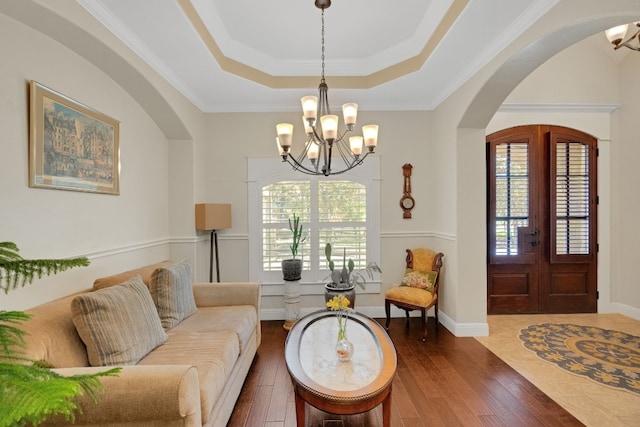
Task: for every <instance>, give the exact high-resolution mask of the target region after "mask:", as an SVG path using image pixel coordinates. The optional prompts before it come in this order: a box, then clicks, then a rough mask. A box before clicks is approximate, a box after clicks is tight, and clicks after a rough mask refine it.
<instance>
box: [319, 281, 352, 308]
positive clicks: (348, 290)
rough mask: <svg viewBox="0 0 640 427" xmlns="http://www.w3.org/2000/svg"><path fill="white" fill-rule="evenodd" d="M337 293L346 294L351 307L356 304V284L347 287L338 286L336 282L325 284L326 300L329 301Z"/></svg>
mask: <svg viewBox="0 0 640 427" xmlns="http://www.w3.org/2000/svg"><path fill="white" fill-rule="evenodd" d="M336 295H344V296H345V298H347V299H348V300H349V308H355V306H356V285H350V286H347V287H336V285H335V284H334V283H326V284H325V285H324V301H325V303H326V302H328V301H329V300H330V299H331V298H333V297H335V296H336Z"/></svg>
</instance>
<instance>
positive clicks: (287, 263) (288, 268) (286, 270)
mask: <svg viewBox="0 0 640 427" xmlns="http://www.w3.org/2000/svg"><path fill="white" fill-rule="evenodd" d="M289 229H290V230H291V233H292V234H293V240H292V241H291V245H290V246H289V249H291V256H292V257H293V258H289V259H283V260H282V276H283V278H284V280H286V281H294V280H300V278H301V276H302V260H301V259H298V258H296V256H297V255H298V247H299V246H300V243H302V242H304V241H305V239H306V237H302V224H300V217H299V216H296V214H293V221H291V218H289Z"/></svg>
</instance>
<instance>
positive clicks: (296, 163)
mask: <svg viewBox="0 0 640 427" xmlns="http://www.w3.org/2000/svg"><path fill="white" fill-rule="evenodd" d="M283 161H286V162H287V163H289V164H290V165H291V166H292V168H293V170H294V171H300V172H303V173H306V174H308V175H320V174H319V173H318V171H317V170H313V169H309V168H307V167H306V166H305V165H304V164H302V163H301V162H299V161H298V160H297V159H296V158H295V157H292V156H287V158H286V159H285V160H283Z"/></svg>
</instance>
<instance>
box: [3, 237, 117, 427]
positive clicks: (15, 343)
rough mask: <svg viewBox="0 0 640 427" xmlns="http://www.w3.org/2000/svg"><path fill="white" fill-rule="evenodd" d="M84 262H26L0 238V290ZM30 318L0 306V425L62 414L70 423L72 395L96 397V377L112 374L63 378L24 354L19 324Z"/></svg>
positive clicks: (85, 262) (84, 263) (35, 422)
mask: <svg viewBox="0 0 640 427" xmlns="http://www.w3.org/2000/svg"><path fill="white" fill-rule="evenodd" d="M87 265H89V260H88V259H87V258H85V257H80V258H73V259H41V260H26V259H23V258H22V257H21V256H20V255H19V254H18V247H17V246H16V245H15V243H12V242H0V289H2V290H3V291H4V293H5V294H6V293H8V292H9V290H12V289H15V288H17V287H18V286H21V287H22V286H25V285H26V284H28V283H31V282H32V281H33V280H34V278H35V277H36V276H37V277H38V278H40V277H42V275H50V274H56V273H59V272H61V271H64V270H67V269H70V268H74V267H81V266H87ZM30 317H31V316H30V315H29V314H27V313H24V312H22V311H5V310H0V396H2V399H1V400H2V404H0V427H5V426H6V427H9V426H16V425H26V424H28V425H38V424H40V423H42V422H43V421H45V420H46V419H47V418H48V417H51V416H54V415H63V416H65V417H66V418H67V420H69V421H70V422H73V420H74V413H75V412H76V411H77V410H78V409H79V408H78V405H77V402H76V400H75V398H76V397H77V396H79V395H81V394H82V393H87V395H89V396H91V398H93V400H96V399H97V398H96V391H100V390H101V387H102V386H101V384H100V380H99V377H102V376H106V375H115V374H117V373H118V372H120V368H114V369H110V370H107V371H105V372H100V373H97V374H93V375H74V376H70V377H64V376H61V375H59V374H57V373H56V372H54V371H52V370H51V369H49V367H48V366H46V363H43V362H42V361H32V360H29V359H27V358H25V357H24V356H23V355H22V354H23V350H24V345H25V343H24V339H23V337H24V332H23V331H22V330H20V328H19V325H20V324H22V323H24V322H26V321H27V320H29V318H30Z"/></svg>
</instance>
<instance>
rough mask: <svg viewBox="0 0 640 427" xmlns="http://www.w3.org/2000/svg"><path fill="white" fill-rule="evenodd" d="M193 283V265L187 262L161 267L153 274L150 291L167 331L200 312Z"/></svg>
mask: <svg viewBox="0 0 640 427" xmlns="http://www.w3.org/2000/svg"><path fill="white" fill-rule="evenodd" d="M191 283H192V280H191V265H189V263H187V262H186V261H182V262H180V263H176V264H170V265H166V266H163V267H159V268H157V269H156V270H155V271H154V272H153V273H151V280H150V281H149V290H150V291H151V297H152V298H153V301H154V302H155V304H156V308H157V309H158V315H159V316H160V321H161V322H162V327H163V328H164V329H165V330H169V329H171V328H173V327H175V326H177V325H178V324H179V323H180V322H182V321H183V320H184V319H186V318H187V317H189V316H191V315H193V314H195V313H196V311H198V309H197V308H196V302H195V300H194V298H193V289H192V284H191Z"/></svg>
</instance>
